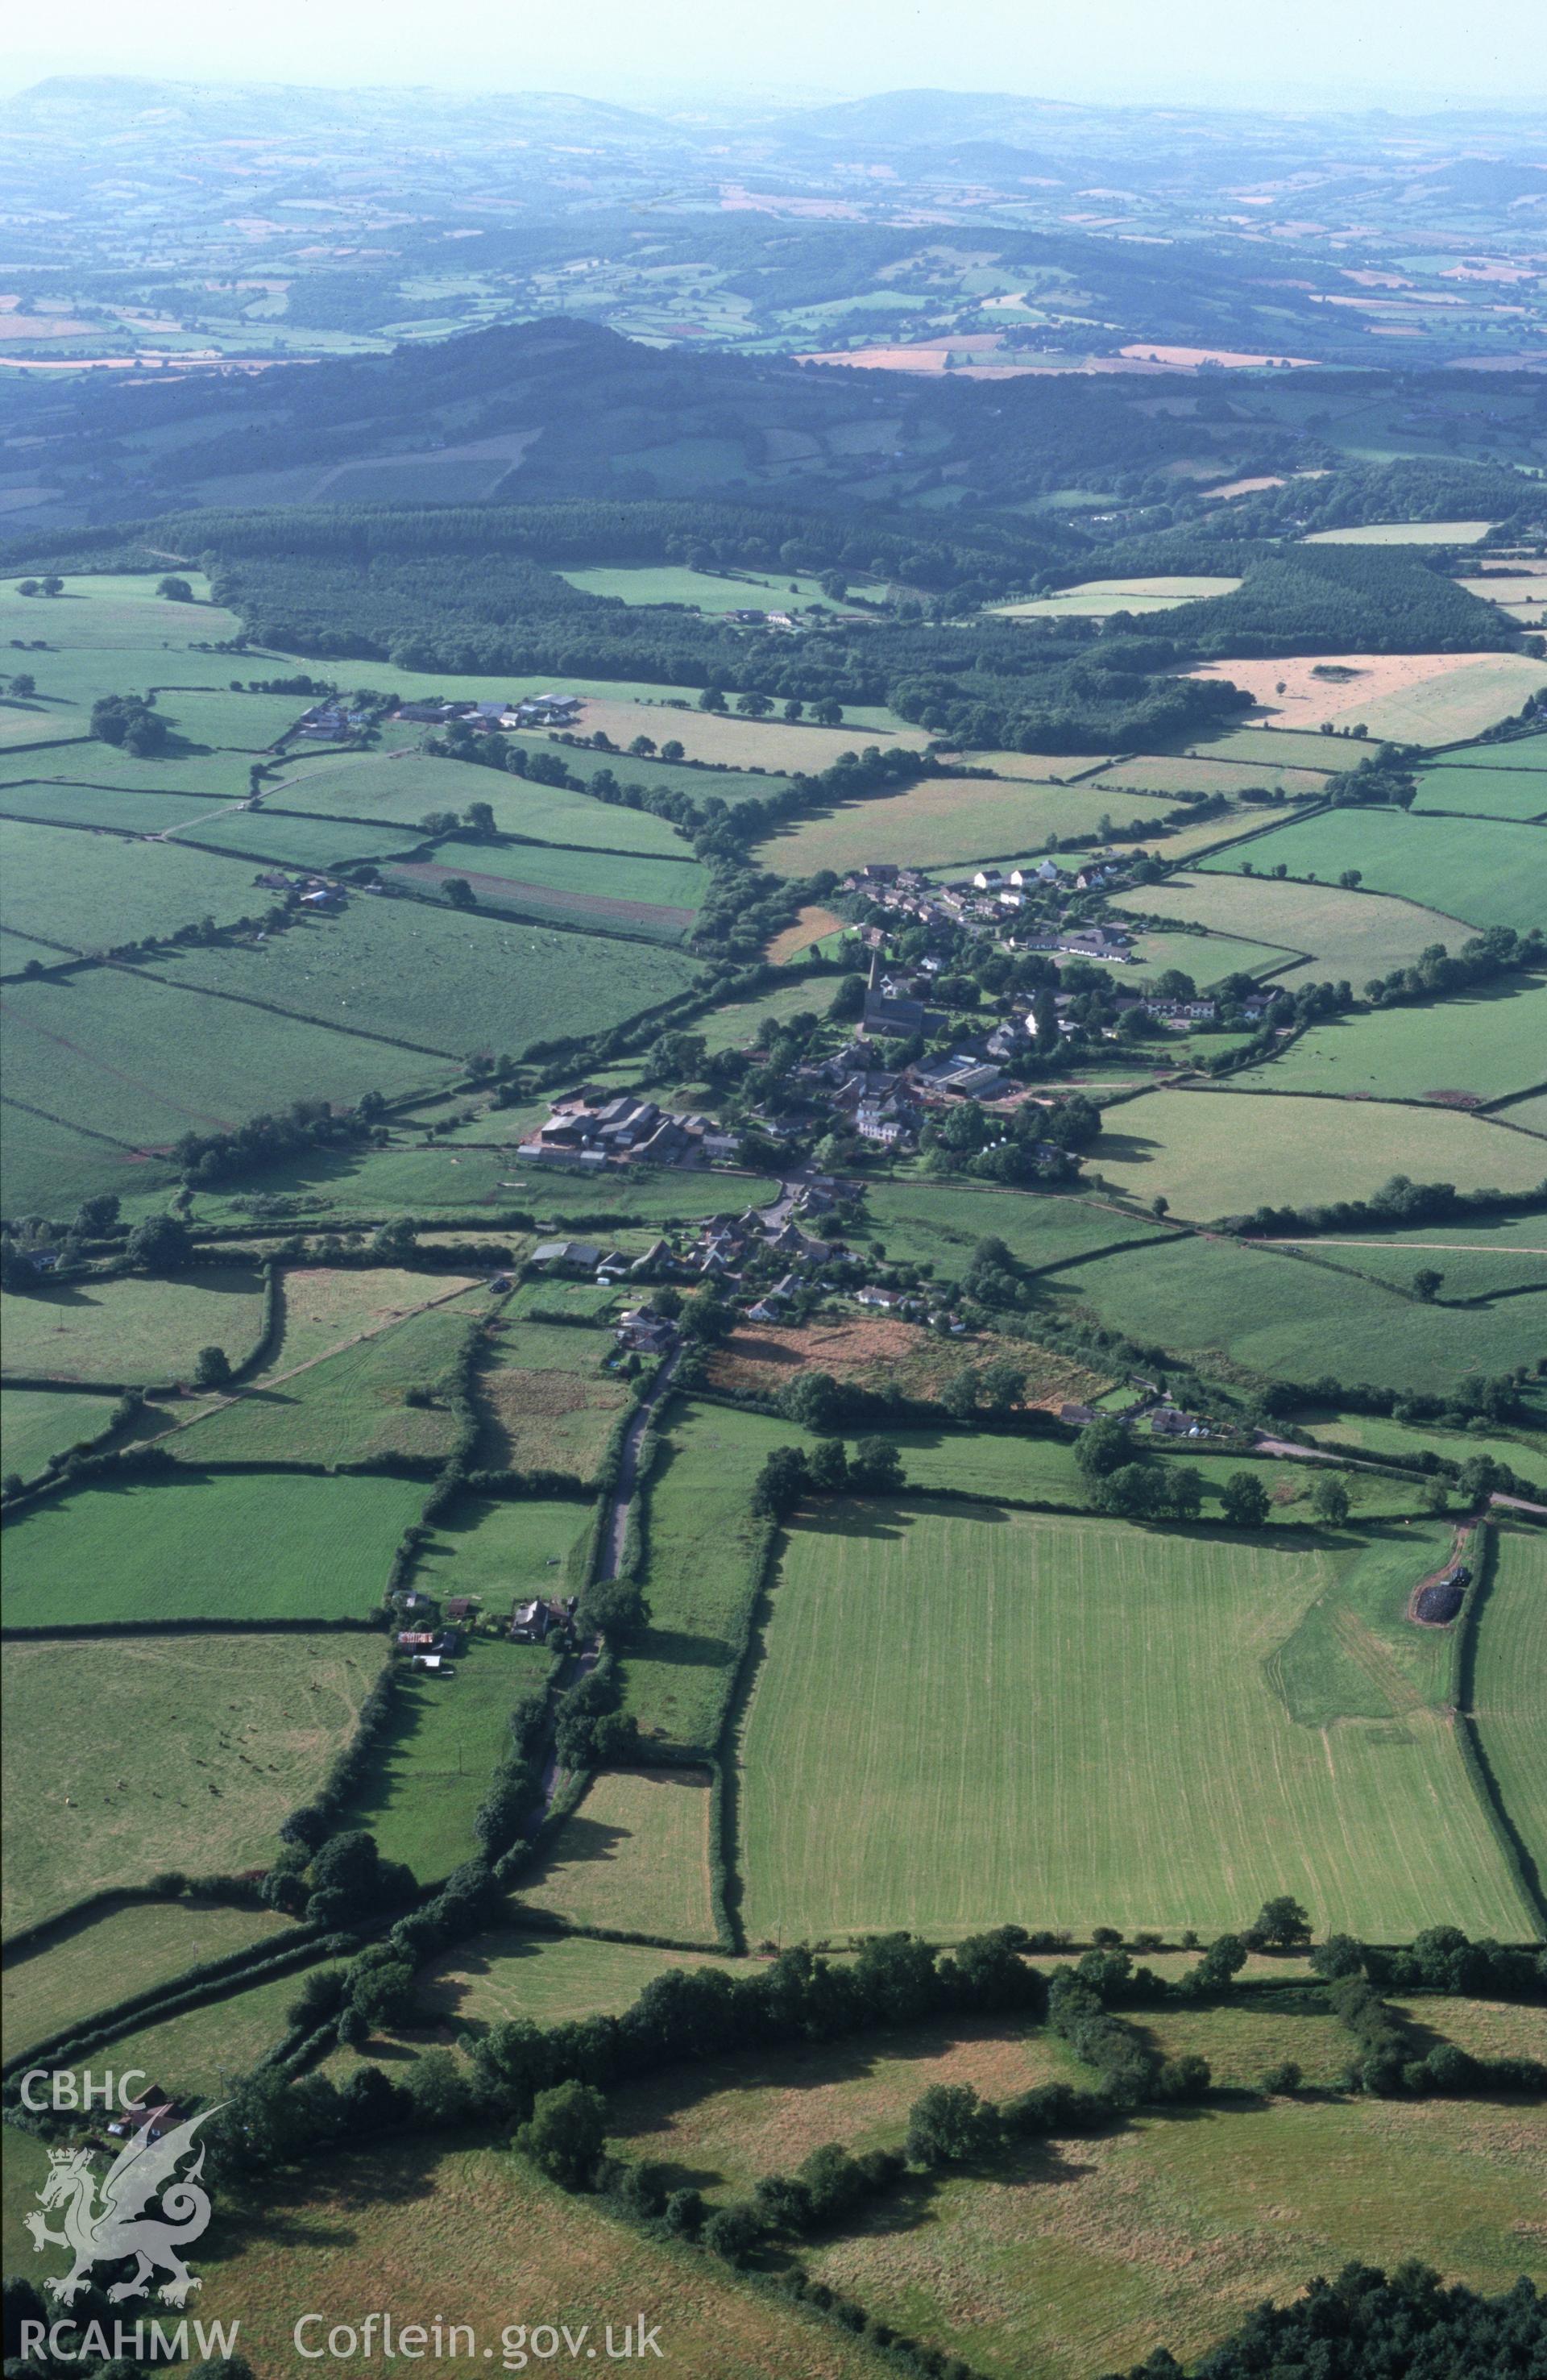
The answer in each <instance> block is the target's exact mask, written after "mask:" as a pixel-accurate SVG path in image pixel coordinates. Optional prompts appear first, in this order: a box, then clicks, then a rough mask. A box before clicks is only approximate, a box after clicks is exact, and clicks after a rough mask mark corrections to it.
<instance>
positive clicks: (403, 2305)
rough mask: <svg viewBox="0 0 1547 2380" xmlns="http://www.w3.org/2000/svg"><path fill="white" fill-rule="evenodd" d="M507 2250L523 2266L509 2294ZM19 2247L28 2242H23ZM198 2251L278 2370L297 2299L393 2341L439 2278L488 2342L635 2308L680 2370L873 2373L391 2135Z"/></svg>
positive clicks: (602, 2228) (248, 2344) (360, 2365)
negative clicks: (377, 2311)
mask: <svg viewBox="0 0 1547 2380" xmlns="http://www.w3.org/2000/svg"><path fill="white" fill-rule="evenodd" d="M167 2070H168V2072H170V2071H171V2068H170V2066H168V2069H167ZM32 2186H33V2187H35V2186H36V2185H35V2181H34V2182H33V2184H32ZM218 2219H219V2218H217V2222H218ZM513 2240H519V2242H520V2270H521V2286H520V2289H519V2290H518V2291H517V2292H516V2293H515V2295H514V2298H513V2293H512V2278H511V2272H512V2267H511V2255H512V2248H511V2243H512V2241H513ZM20 2244H21V2247H22V2249H23V2250H27V2249H28V2248H29V2246H30V2243H29V2242H28V2240H27V2239H26V2236H25V2234H23V2235H22V2237H21V2243H20ZM201 2244H202V2247H203V2260H202V2264H201V2266H200V2270H201V2271H202V2273H203V2274H204V2276H205V2279H204V2287H203V2289H202V2291H201V2293H200V2296H199V2313H200V2315H201V2316H202V2318H203V2319H204V2320H205V2321H206V2322H210V2321H218V2320H222V2319H224V2320H227V2321H230V2320H233V2319H237V2318H239V2320H240V2322H241V2325H242V2347H243V2352H244V2354H245V2355H248V2356H250V2358H251V2360H252V2364H253V2369H254V2370H255V2371H263V2372H278V2371H281V2370H283V2369H284V2368H285V2366H286V2362H287V2359H288V2358H290V2357H292V2356H293V2355H294V2352H295V2349H294V2339H293V2334H294V2328H295V2323H296V2307H297V2306H299V2305H302V2304H305V2305H308V2306H310V2305H312V2304H317V2305H325V2306H340V2307H345V2306H347V2307H356V2306H361V2307H363V2306H381V2305H388V2304H390V2305H391V2306H392V2307H393V2315H394V2320H395V2323H396V2325H397V2327H398V2329H399V2331H400V2333H401V2332H402V2330H403V2326H404V2325H408V2324H414V2323H419V2324H422V2325H430V2324H432V2323H434V2322H436V2321H438V2320H441V2321H443V2320H445V2319H446V2318H447V2314H448V2312H449V2310H450V2309H449V2308H448V2296H447V2287H446V2276H447V2275H448V2274H453V2275H454V2276H455V2281H456V2288H455V2292H454V2299H453V2304H454V2320H455V2321H456V2322H457V2323H465V2324H467V2325H470V2326H471V2327H472V2329H473V2332H474V2335H475V2337H476V2338H478V2339H489V2340H490V2341H493V2342H498V2341H499V2340H500V2338H501V2336H502V2331H504V2330H506V2329H507V2328H510V2326H511V2325H513V2323H514V2324H518V2325H523V2326H525V2325H526V2324H527V2323H528V2322H529V2321H540V2322H551V2323H553V2324H555V2325H565V2326H567V2327H568V2328H570V2329H571V2330H572V2331H573V2330H575V2329H577V2328H579V2327H581V2326H582V2325H589V2326H590V2329H589V2336H590V2338H592V2339H593V2340H594V2341H596V2342H598V2343H599V2341H600V2340H601V2338H602V2335H603V2330H604V2326H605V2325H606V2324H607V2323H608V2322H609V2321H611V2322H612V2324H613V2325H614V2327H615V2331H616V2332H617V2333H619V2334H621V2332H622V2329H623V2327H624V2325H625V2324H630V2323H632V2322H633V2320H634V2317H635V2313H637V2312H638V2310H639V2309H640V2308H641V2307H643V2308H646V2309H647V2313H646V2315H645V2317H644V2318H645V2320H646V2321H647V2323H648V2324H650V2325H657V2326H659V2332H660V2342H662V2343H664V2342H666V2341H670V2343H671V2359H672V2362H673V2364H674V2365H675V2366H676V2367H677V2368H679V2369H680V2370H681V2371H682V2372H683V2373H686V2374H710V2373H712V2374H714V2375H715V2380H767V2374H770V2373H786V2374H791V2375H792V2380H795V2375H798V2380H871V2375H873V2374H874V2369H875V2356H874V2352H873V2350H871V2349H869V2348H868V2347H866V2346H864V2345H863V2344H862V2342H861V2341H860V2340H858V2339H855V2338H850V2337H848V2336H847V2335H846V2334H845V2333H844V2332H842V2331H840V2330H837V2329H835V2328H833V2327H831V2326H829V2325H825V2324H823V2323H821V2322H819V2321H818V2320H817V2318H816V2316H815V2315H812V2314H803V2313H801V2312H800V2311H799V2309H797V2308H794V2307H792V2306H790V2305H789V2304H788V2303H787V2301H784V2300H783V2299H781V2298H780V2297H779V2296H777V2295H775V2294H774V2293H772V2292H765V2291H762V2290H754V2289H748V2288H747V2287H746V2286H745V2284H744V2282H742V2281H740V2280H738V2278H737V2277H735V2276H734V2275H733V2274H731V2273H730V2272H728V2271H726V2270H725V2268H724V2267H723V2266H722V2265H719V2264H717V2263H715V2262H712V2261H711V2260H710V2259H709V2258H708V2257H707V2256H705V2255H703V2254H701V2253H698V2252H697V2251H696V2250H695V2249H692V2248H689V2247H686V2246H683V2245H682V2244H680V2243H678V2242H675V2241H672V2240H664V2239H654V2238H648V2237H647V2236H646V2235H645V2234H644V2233H643V2232H641V2231H637V2230H635V2229H632V2228H626V2227H625V2226H624V2225H622V2224H621V2223H619V2222H617V2221H615V2220H613V2219H611V2218H610V2217H609V2216H607V2215H605V2214H604V2213H603V2212H602V2211H601V2207H600V2204H599V2202H598V2201H597V2200H595V2199H593V2198H587V2197H574V2196H573V2195H571V2194H570V2193H568V2192H563V2191H561V2190H560V2189H559V2188H558V2187H557V2185H556V2184H553V2183H550V2182H547V2181H544V2180H541V2179H540V2178H539V2177H538V2175H537V2174H536V2173H535V2172H534V2171H533V2169H532V2168H531V2167H530V2166H528V2165H527V2164H526V2163H525V2161H524V2160H522V2159H520V2158H517V2157H513V2156H511V2155H508V2154H506V2153H505V2151H504V2150H503V2149H494V2148H470V2149H469V2148H455V2149H450V2150H442V2149H441V2146H440V2144H439V2143H433V2142H430V2141H427V2140H414V2139H396V2140H393V2142H391V2143H389V2144H388V2145H386V2146H384V2147H379V2148H375V2149H367V2150H364V2151H358V2152H356V2153H354V2154H352V2155H347V2156H340V2157H336V2158H333V2159H331V2160H330V2161H328V2162H327V2163H326V2164H323V2165H320V2166H312V2167H308V2169H307V2172H306V2175H305V2178H304V2180H301V2181H299V2182H297V2184H296V2187H295V2188H294V2189H293V2190H291V2189H287V2188H286V2187H285V2186H284V2185H283V2184H281V2185H277V2186H276V2185H272V2184H271V2185H269V2186H268V2187H266V2189H265V2191H264V2192H263V2194H262V2200H261V2203H259V2200H258V2198H257V2197H256V2195H255V2197H254V2199H253V2200H252V2201H251V2202H250V2203H248V2204H244V2205H241V2206H240V2207H239V2210H238V2216H237V2220H236V2223H234V2224H232V2225H230V2226H228V2227H223V2228H218V2229H214V2228H212V2230H211V2232H210V2233H208V2234H207V2235H206V2239H205V2241H204V2242H203V2243H201ZM19 2261H20V2260H19V2259H18V2262H19ZM624 2308H627V2309H628V2311H627V2313H624V2312H623V2311H622V2309H624ZM426 2336H427V2338H428V2337H429V2330H428V2328H427V2330H426ZM514 2336H515V2333H514V2329H511V2337H512V2338H513V2339H514ZM491 2351H494V2352H496V2353H497V2352H499V2349H498V2346H497V2345H496V2346H495V2348H494V2349H493V2350H491ZM522 2351H523V2352H525V2351H526V2350H522ZM331 2368H332V2369H333V2370H335V2371H336V2372H337V2373H338V2374H341V2375H348V2380H361V2375H364V2374H368V2373H369V2372H371V2371H372V2370H374V2369H376V2368H377V2365H376V2364H375V2363H374V2362H370V2361H360V2360H357V2359H355V2358H349V2359H347V2360H344V2361H340V2360H338V2359H334V2360H333V2362H332V2367H331ZM497 2368H498V2367H497ZM533 2368H534V2369H539V2370H540V2369H541V2366H540V2364H539V2365H534V2366H533Z"/></svg>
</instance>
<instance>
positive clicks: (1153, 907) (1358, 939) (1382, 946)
mask: <svg viewBox="0 0 1547 2380" xmlns="http://www.w3.org/2000/svg"><path fill="white" fill-rule="evenodd" d="M1343 815H1350V814H1349V813H1343ZM1276 841H1277V836H1276V835H1272V836H1268V837H1265V838H1263V839H1261V840H1258V839H1253V841H1252V842H1251V844H1249V845H1248V846H1247V847H1246V848H1245V849H1244V850H1243V851H1242V852H1241V853H1240V854H1239V857H1238V859H1237V860H1235V861H1234V862H1230V861H1227V856H1226V855H1225V854H1224V853H1221V855H1220V859H1219V868H1220V871H1221V872H1218V873H1215V872H1210V873H1209V874H1204V873H1203V868H1211V866H1212V864H1211V863H1210V862H1209V861H1206V860H1204V861H1201V862H1200V863H1199V872H1198V873H1197V874H1190V875H1188V876H1187V877H1185V878H1178V877H1173V878H1172V879H1171V880H1170V881H1169V882H1167V883H1165V884H1146V885H1145V886H1144V887H1143V889H1142V891H1140V892H1131V893H1119V894H1118V897H1117V899H1116V900H1115V902H1114V903H1113V906H1114V907H1115V908H1117V909H1118V910H1123V911H1127V912H1128V913H1130V915H1135V916H1140V917H1165V918H1174V919H1175V920H1176V921H1177V922H1178V924H1186V925H1195V926H1203V927H1205V928H1206V929H1207V930H1208V931H1209V933H1211V934H1214V933H1219V934H1239V935H1243V936H1244V937H1245V938H1246V939H1247V940H1248V941H1256V942H1261V943H1264V944H1266V945H1268V946H1269V947H1270V948H1271V949H1273V950H1274V951H1275V953H1285V952H1288V953H1301V952H1303V953H1305V955H1304V957H1303V958H1300V959H1299V961H1298V963H1297V961H1296V960H1295V959H1294V958H1292V957H1291V958H1290V959H1289V960H1288V961H1287V963H1286V961H1285V960H1284V958H1283V957H1282V956H1280V957H1279V959H1278V963H1277V964H1276V965H1273V967H1272V975H1273V980H1274V982H1275V985H1282V986H1283V987H1284V989H1285V990H1287V991H1295V990H1299V987H1300V986H1301V985H1303V984H1307V983H1336V982H1338V981H1339V980H1346V981H1347V982H1348V983H1350V984H1351V985H1353V986H1354V988H1355V990H1362V988H1363V986H1364V985H1365V984H1366V983H1368V982H1369V981H1370V979H1371V977H1372V976H1384V975H1390V974H1391V973H1392V972H1393V971H1394V970H1395V969H1396V968H1397V967H1402V966H1411V965H1413V964H1414V963H1415V962H1416V961H1417V959H1418V958H1419V957H1420V954H1421V953H1422V952H1424V951H1425V950H1426V949H1427V948H1428V947H1429V945H1430V944H1431V943H1432V942H1444V944H1445V947H1446V948H1447V949H1448V950H1451V951H1458V950H1459V949H1460V948H1461V946H1462V944H1463V943H1464V942H1466V941H1468V940H1469V939H1470V937H1471V935H1472V933H1473V932H1474V931H1475V929H1474V928H1473V927H1471V926H1469V925H1465V924H1463V923H1462V921H1461V920H1460V919H1459V918H1458V917H1453V916H1445V915H1444V914H1442V913H1441V912H1440V910H1439V909H1438V908H1437V907H1434V906H1430V907H1420V906H1419V905H1418V904H1417V903H1416V902H1415V901H1413V900H1391V899H1388V898H1386V897H1384V896H1383V895H1382V894H1380V893H1378V892H1368V891H1365V890H1363V889H1362V888H1361V889H1360V890H1359V891H1357V892H1348V891H1345V890H1344V889H1343V888H1342V887H1341V886H1340V885H1338V884H1335V883H1332V884H1313V885H1309V886H1308V885H1305V884H1299V883H1287V882H1278V881H1275V880H1274V879H1272V878H1270V877H1267V876H1264V875H1263V874H1261V873H1255V874H1253V875H1251V876H1250V877H1249V876H1244V875H1241V874H1239V873H1236V874H1227V873H1224V872H1223V870H1224V869H1225V868H1226V867H1227V866H1229V865H1235V866H1238V867H1239V859H1251V864H1252V867H1253V868H1254V869H1260V868H1261V867H1262V866H1263V856H1264V854H1265V850H1266V844H1268V843H1273V842H1276ZM1432 891H1433V896H1434V900H1435V901H1436V902H1437V901H1439V900H1440V899H1441V898H1442V897H1443V896H1444V885H1443V883H1441V882H1438V881H1436V883H1435V885H1434V886H1433V888H1432ZM1208 947H1209V946H1208V944H1207V942H1203V943H1200V945H1199V946H1198V950H1197V952H1196V953H1195V957H1196V959H1197V960H1199V961H1203V964H1204V965H1206V963H1207V962H1206V959H1205V957H1204V954H1205V953H1206V952H1207V950H1208ZM1174 964H1175V965H1178V966H1180V967H1182V968H1183V969H1185V971H1186V972H1187V973H1188V974H1189V975H1191V976H1193V977H1196V979H1197V981H1198V983H1199V984H1200V985H1202V984H1203V982H1204V981H1205V980H1206V977H1205V976H1204V974H1203V972H1202V969H1201V966H1200V965H1197V964H1194V963H1193V961H1192V960H1191V959H1190V958H1189V957H1187V956H1183V955H1178V957H1177V959H1176V960H1175V962H1174Z"/></svg>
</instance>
